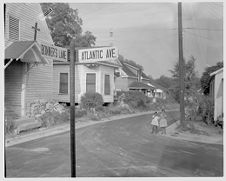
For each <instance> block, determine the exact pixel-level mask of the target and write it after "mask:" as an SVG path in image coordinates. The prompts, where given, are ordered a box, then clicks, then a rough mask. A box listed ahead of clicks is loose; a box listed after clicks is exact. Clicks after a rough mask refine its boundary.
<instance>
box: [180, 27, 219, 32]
mask: <svg viewBox="0 0 226 181" xmlns="http://www.w3.org/2000/svg"><path fill="white" fill-rule="evenodd" d="M183 29H185V30H186V29H187V30H203V31H223V29H209V28H194V27H193V28H190V27H187V28H183Z"/></svg>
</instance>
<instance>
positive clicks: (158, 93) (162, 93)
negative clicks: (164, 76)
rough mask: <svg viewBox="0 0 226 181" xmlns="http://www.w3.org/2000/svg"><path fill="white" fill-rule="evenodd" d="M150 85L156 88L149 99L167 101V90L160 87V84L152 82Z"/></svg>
mask: <svg viewBox="0 0 226 181" xmlns="http://www.w3.org/2000/svg"><path fill="white" fill-rule="evenodd" d="M148 85H150V86H152V87H154V91H153V92H152V94H150V96H149V97H155V98H160V99H166V97H167V94H168V91H167V89H166V88H164V87H162V86H160V85H159V84H157V83H155V82H154V81H153V80H150V82H149V83H148Z"/></svg>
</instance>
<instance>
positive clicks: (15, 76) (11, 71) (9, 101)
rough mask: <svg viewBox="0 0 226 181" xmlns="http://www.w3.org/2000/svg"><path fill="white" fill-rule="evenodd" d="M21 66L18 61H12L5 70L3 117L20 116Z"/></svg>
mask: <svg viewBox="0 0 226 181" xmlns="http://www.w3.org/2000/svg"><path fill="white" fill-rule="evenodd" d="M23 66H24V64H23V63H21V62H20V61H17V62H16V61H14V62H12V63H11V65H10V66H9V67H8V68H7V69H6V70H5V116H6V117H16V118H18V117H20V116H21V92H22V81H23Z"/></svg>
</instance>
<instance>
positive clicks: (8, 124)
mask: <svg viewBox="0 0 226 181" xmlns="http://www.w3.org/2000/svg"><path fill="white" fill-rule="evenodd" d="M15 129H16V124H15V121H13V120H11V119H9V120H6V121H5V133H6V134H10V133H13V132H14V130H15Z"/></svg>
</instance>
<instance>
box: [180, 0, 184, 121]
mask: <svg viewBox="0 0 226 181" xmlns="http://www.w3.org/2000/svg"><path fill="white" fill-rule="evenodd" d="M182 31H183V29H182V3H181V2H178V40H179V41H178V45H179V71H180V78H179V80H180V120H181V123H182V124H184V121H185V114H184V71H185V70H184V57H183V34H182V33H183V32H182Z"/></svg>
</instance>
